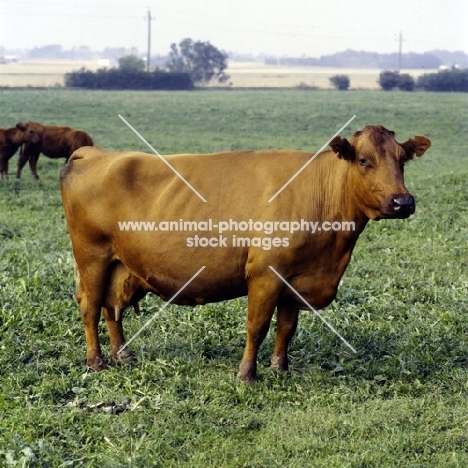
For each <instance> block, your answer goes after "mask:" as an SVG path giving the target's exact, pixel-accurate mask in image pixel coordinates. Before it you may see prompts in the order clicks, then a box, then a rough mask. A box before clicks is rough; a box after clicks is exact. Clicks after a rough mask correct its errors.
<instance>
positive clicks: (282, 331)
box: [271, 305, 299, 371]
mask: <svg viewBox="0 0 468 468" xmlns="http://www.w3.org/2000/svg"><path fill="white" fill-rule="evenodd" d="M298 318H299V309H297V308H295V307H286V306H281V305H280V306H278V313H277V322H276V343H275V349H274V351H273V355H272V357H271V368H272V369H274V370H278V371H287V370H288V345H289V343H290V341H291V339H292V337H293V336H294V333H295V332H296V328H297V322H298Z"/></svg>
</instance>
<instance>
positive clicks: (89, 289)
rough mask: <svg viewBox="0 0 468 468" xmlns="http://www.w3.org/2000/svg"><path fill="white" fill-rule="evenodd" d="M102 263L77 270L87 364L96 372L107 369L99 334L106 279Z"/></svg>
mask: <svg viewBox="0 0 468 468" xmlns="http://www.w3.org/2000/svg"><path fill="white" fill-rule="evenodd" d="M102 263H105V262H102ZM102 263H101V262H100V263H99V264H94V265H93V264H89V263H88V264H87V267H86V269H84V270H79V269H77V270H76V274H77V279H78V282H77V295H76V297H77V299H78V303H79V305H80V311H81V318H82V320H83V324H84V329H85V337H86V364H87V365H88V366H89V367H91V368H92V369H94V370H96V371H100V370H103V369H105V368H106V367H107V366H106V364H105V362H104V359H103V356H102V352H101V346H100V344H99V334H98V325H99V320H100V318H101V302H102V295H103V290H104V285H105V278H106V275H105V270H103V268H102Z"/></svg>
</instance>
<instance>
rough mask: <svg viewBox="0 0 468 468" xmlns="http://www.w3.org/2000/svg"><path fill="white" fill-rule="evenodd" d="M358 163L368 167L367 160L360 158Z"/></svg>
mask: <svg viewBox="0 0 468 468" xmlns="http://www.w3.org/2000/svg"><path fill="white" fill-rule="evenodd" d="M358 161H359V164H360V165H361V166H367V159H364V158H359V159H358Z"/></svg>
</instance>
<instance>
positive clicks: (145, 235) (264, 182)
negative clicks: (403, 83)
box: [61, 125, 431, 382]
mask: <svg viewBox="0 0 468 468" xmlns="http://www.w3.org/2000/svg"><path fill="white" fill-rule="evenodd" d="M430 145H431V142H430V140H429V139H428V138H426V137H424V136H421V135H417V136H414V137H413V138H410V139H409V140H407V141H405V142H404V143H397V142H396V140H395V138H394V133H393V132H392V131H389V130H387V129H385V128H384V127H382V126H380V125H371V126H366V127H365V128H364V129H363V130H361V131H358V132H355V133H354V134H353V136H352V137H351V139H350V140H349V141H348V140H346V139H343V138H341V137H336V138H334V139H333V140H332V142H331V143H330V146H331V148H332V150H331V151H330V150H328V151H325V152H323V153H321V154H319V155H318V156H317V157H316V158H315V159H314V161H313V162H312V164H310V165H308V166H307V168H306V170H304V171H302V172H301V173H300V174H299V175H298V176H297V177H296V178H295V179H294V180H293V181H292V182H291V184H290V185H288V186H287V187H286V188H285V189H284V190H283V191H282V192H281V193H280V194H279V195H278V196H277V197H276V198H275V199H274V200H273V201H271V202H268V200H270V198H271V197H272V195H273V194H275V193H276V192H277V191H278V190H279V189H280V188H281V187H282V186H283V184H284V183H285V182H286V181H287V180H289V178H290V177H291V176H293V175H294V174H295V173H296V172H297V171H298V170H299V168H301V167H302V166H303V165H304V164H306V163H307V162H308V161H309V160H310V158H312V156H313V155H312V154H311V153H305V152H302V151H295V150H276V151H274V150H264V151H252V152H230V153H229V152H228V153H219V154H205V155H173V156H166V158H165V159H166V161H167V162H169V163H170V164H171V165H172V166H173V168H175V170H177V171H178V173H179V174H182V175H183V176H184V177H185V178H186V180H187V181H188V182H189V183H190V184H191V185H192V187H194V188H195V189H196V190H197V191H198V193H199V194H201V195H202V196H203V197H204V198H205V199H206V201H207V202H206V203H205V202H203V201H202V200H201V199H200V198H199V197H198V196H197V195H195V194H194V192H193V191H192V189H191V188H190V187H189V186H188V185H186V184H185V183H184V181H182V180H181V179H180V178H179V177H178V175H176V174H175V173H174V172H173V171H172V170H171V169H170V168H168V167H167V166H166V165H165V164H164V162H163V161H161V160H160V159H159V158H157V157H156V156H154V155H149V154H144V153H136V152H121V153H109V152H106V151H103V150H102V149H99V148H96V147H92V148H91V147H87V148H81V149H79V150H78V151H76V152H75V153H74V154H73V155H72V157H71V158H70V160H69V162H68V164H67V165H66V166H65V167H64V169H63V170H62V173H61V191H62V200H63V205H64V210H65V216H66V219H67V224H68V228H69V232H70V237H71V241H72V246H73V253H74V256H75V259H76V263H77V266H78V269H79V272H80V276H81V284H82V294H81V296H80V297H79V298H78V301H79V304H80V309H81V314H82V318H83V322H84V326H85V335H86V346H87V364H88V366H90V367H92V368H93V369H96V370H100V369H102V368H104V367H105V364H104V362H103V357H102V354H101V348H100V345H99V337H98V322H99V319H100V306H101V302H102V297H103V295H104V293H105V290H106V288H107V287H108V286H107V284H108V275H109V268H110V267H111V265H112V262H114V261H115V260H119V261H120V262H121V263H122V264H123V265H125V267H126V268H127V269H128V270H129V271H130V272H131V274H132V275H134V276H136V277H138V278H140V280H142V281H143V282H144V283H145V284H147V285H148V286H149V287H150V288H151V291H152V292H154V293H155V294H157V295H159V296H160V297H161V298H162V299H163V300H166V301H167V300H169V298H173V296H174V295H176V297H175V298H174V300H173V301H172V302H174V303H176V304H182V305H196V304H205V303H207V302H217V301H223V300H228V299H232V298H235V297H240V296H244V295H248V317H247V343H246V347H245V350H244V355H243V358H242V361H241V363H240V367H239V376H240V377H241V378H242V379H243V380H244V381H246V382H254V381H255V380H256V379H257V375H256V358H257V352H258V349H259V346H260V344H261V343H262V341H263V339H264V337H265V335H266V333H267V331H268V328H269V324H270V320H271V317H272V315H273V312H274V310H275V308H277V336H276V344H275V348H274V351H273V357H272V367H273V368H275V369H278V370H287V368H288V360H287V348H288V344H289V342H290V340H291V338H292V336H293V335H294V332H295V330H296V326H297V321H298V313H299V310H300V309H306V307H305V305H304V303H303V302H302V301H301V300H300V299H298V297H297V295H296V294H295V293H294V292H293V291H291V289H290V288H289V287H286V286H285V284H284V283H283V280H282V279H281V278H279V277H278V276H277V275H276V274H275V273H274V271H273V270H272V269H271V268H270V267H273V268H274V269H275V270H276V271H277V272H278V273H279V274H280V275H281V276H282V278H284V279H285V280H286V281H287V282H288V284H289V285H290V286H291V287H292V288H293V289H294V290H295V291H296V292H297V293H299V294H300V295H301V296H302V297H303V298H304V299H305V300H306V301H307V302H308V303H309V304H310V305H312V306H313V307H314V308H316V309H319V308H322V307H325V306H326V305H328V304H329V303H330V302H331V301H332V300H333V299H334V298H335V296H336V292H337V288H338V284H339V282H340V279H341V277H342V275H343V273H344V271H345V269H346V267H347V265H348V262H349V260H350V257H351V253H352V251H353V248H354V246H355V244H356V241H357V239H358V237H359V235H360V233H361V232H362V231H363V229H364V227H365V226H366V224H367V222H368V220H369V219H373V220H379V219H382V218H407V217H408V216H410V215H411V214H412V213H414V211H415V202H414V198H413V197H412V195H410V194H409V193H408V190H407V189H406V187H405V184H404V180H403V166H404V164H405V162H406V161H408V160H410V159H412V158H413V157H414V155H416V156H421V155H422V154H423V153H424V152H425V151H426V150H427V149H428V148H429V147H430ZM209 220H211V225H210V222H209ZM306 220H307V221H314V222H318V223H319V224H318V226H319V228H317V229H315V230H314V233H312V229H311V230H309V229H308V227H307V225H306ZM130 221H133V222H142V221H145V222H147V223H149V224H145V225H142V224H138V223H137V224H134V225H133V228H132V226H130V225H129V224H122V223H124V222H130ZM151 222H153V224H150V223H151ZM170 222H172V228H173V229H172V230H169V229H168V226H170V225H171V224H170ZM190 222H191V223H190ZM286 222H290V223H292V222H295V223H297V224H295V227H297V226H298V225H301V226H302V223H304V226H305V227H307V229H306V230H303V229H302V228H301V229H300V230H297V229H296V230H294V231H293V229H290V230H289V231H285V229H287V227H285V226H288V225H287V224H285V223H286ZM344 222H346V223H348V224H347V226H350V225H351V224H350V223H353V226H354V230H346V229H343V230H335V229H333V230H332V229H330V226H335V225H336V223H344ZM236 223H237V225H236ZM267 223H268V224H267ZM275 223H276V224H275ZM221 225H222V226H223V231H225V229H227V226H228V225H229V227H230V228H231V229H232V231H231V232H230V233H229V235H228V236H226V237H224V236H223V234H226V232H221V229H220V227H221ZM290 225H291V226H292V224H290ZM129 226H130V228H129ZM189 226H190V228H191V229H195V228H198V230H199V231H198V232H197V234H196V235H194V232H187V231H184V229H188V228H189ZM262 226H263V227H264V230H263V231H261V229H262ZM266 226H268V229H265V227H266ZM316 226H317V225H316ZM343 226H344V224H343ZM210 227H211V229H212V230H213V231H214V235H213V232H209V231H207V229H210ZM321 227H323V229H322V228H321ZM176 228H177V229H176ZM216 228H218V231H216ZM236 229H237V232H236V233H235V235H234V234H232V233H233V232H234V230H236ZM259 230H260V231H259ZM199 234H200V235H199ZM189 236H190V237H189ZM241 240H242V242H241ZM202 266H205V268H204V269H203V271H202V272H201V273H200V274H199V275H198V276H197V277H196V278H194V279H193V280H192V281H191V282H190V283H189V284H187V282H188V281H189V280H190V279H191V278H192V277H193V275H194V274H195V273H196V272H197V271H199V270H200V268H201V267H202ZM105 319H106V322H107V326H108V330H109V334H110V341H111V347H112V349H113V350H116V349H118V348H119V347H121V346H124V345H125V339H124V336H123V331H122V322H121V321H120V320H118V321H112V319H111V318H110V317H105ZM114 356H115V354H114Z"/></svg>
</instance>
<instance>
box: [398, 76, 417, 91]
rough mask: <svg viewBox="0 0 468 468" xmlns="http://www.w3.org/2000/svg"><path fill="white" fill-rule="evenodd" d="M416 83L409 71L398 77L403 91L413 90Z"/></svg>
mask: <svg viewBox="0 0 468 468" xmlns="http://www.w3.org/2000/svg"><path fill="white" fill-rule="evenodd" d="M415 84H416V83H415V81H414V78H413V77H412V76H411V75H409V74H408V73H402V74H401V75H400V76H399V77H398V88H399V89H401V90H402V91H413V89H414V86H415Z"/></svg>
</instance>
